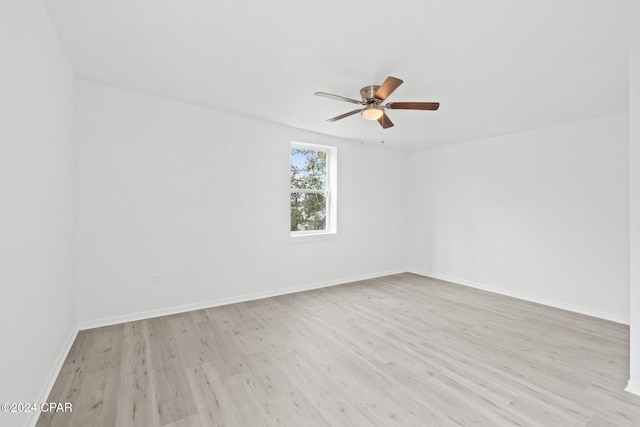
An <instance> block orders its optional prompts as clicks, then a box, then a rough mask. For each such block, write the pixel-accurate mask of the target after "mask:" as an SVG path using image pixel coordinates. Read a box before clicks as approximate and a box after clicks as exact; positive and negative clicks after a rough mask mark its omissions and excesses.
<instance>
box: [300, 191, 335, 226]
mask: <svg viewBox="0 0 640 427" xmlns="http://www.w3.org/2000/svg"><path fill="white" fill-rule="evenodd" d="M326 223H327V197H326V195H325V194H317V193H296V192H294V191H292V192H291V231H314V230H325V229H326Z"/></svg>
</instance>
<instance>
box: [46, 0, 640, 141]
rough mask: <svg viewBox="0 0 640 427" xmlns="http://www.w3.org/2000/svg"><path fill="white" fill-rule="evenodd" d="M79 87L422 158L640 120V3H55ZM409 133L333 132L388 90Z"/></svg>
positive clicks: (369, 125)
mask: <svg viewBox="0 0 640 427" xmlns="http://www.w3.org/2000/svg"><path fill="white" fill-rule="evenodd" d="M44 3H45V5H46V6H47V9H48V11H49V13H50V15H51V18H52V20H53V22H54V25H55V26H56V28H57V31H58V33H59V35H60V39H61V40H62V43H63V45H64V47H65V49H66V50H67V52H68V54H69V57H70V60H71V63H72V64H73V66H74V68H75V70H76V73H77V75H78V77H79V78H81V79H84V80H88V81H93V82H98V83H104V84H108V85H113V86H117V87H121V88H126V89H132V90H135V91H139V92H143V93H148V94H153V95H157V96H161V97H166V98H171V99H175V100H180V101H185V102H189V103H193V104H197V105H203V106H208V107H211V108H215V109H219V110H224V111H229V112H233V113H238V114H242V115H245V116H249V117H253V118H257V119H262V120H267V121H270V122H276V123H281V124H285V125H289V126H293V127H296V128H301V129H307V130H311V131H315V132H320V133H324V134H329V135H334V136H339V137H343V138H348V139H353V140H357V141H365V142H372V143H378V144H379V143H380V141H381V140H384V141H385V146H387V147H390V148H397V149H402V150H416V149H420V148H427V147H433V146H439V145H444V144H450V143H455V142H461V141H466V140H472V139H478V138H483V137H487V136H492V135H499V134H505V133H511V132H517V131H520V130H525V129H531V128H536V127H542V126H548V125H553V124H558V123H562V122H566V121H572V120H578V119H583V118H588V117H594V116H598V115H603V114H610V113H617V112H622V111H627V109H628V102H627V99H628V89H627V86H628V85H627V80H628V79H627V74H628V71H627V48H628V47H629V46H630V45H633V44H635V43H639V42H640V1H637V0H601V1H595V0H530V1H517V0H484V1H478V0H458V1H455V0H452V1H445V0H440V1H435V0H396V1H380V0H367V1H359V0H358V1H354V0H340V1H338V0H322V1H315V2H305V1H299V0H274V1H264V0H259V1H258V0H244V1H240V0H236V1H227V0H94V1H87V0H44ZM388 75H392V76H395V77H399V78H401V79H403V80H404V84H403V85H402V86H401V87H400V88H399V89H398V90H396V92H394V93H393V94H392V95H391V97H389V99H388V100H389V101H439V102H440V103H441V106H440V110H438V111H435V112H434V111H389V112H388V113H389V117H390V118H391V119H392V120H393V122H394V123H395V127H393V128H390V129H386V130H383V129H382V128H381V127H380V126H379V125H378V123H376V122H369V121H366V120H364V119H363V118H361V117H360V116H358V115H354V116H351V117H348V118H346V119H343V120H341V121H338V122H335V123H328V122H326V121H325V120H326V119H327V118H329V117H333V116H336V115H338V114H341V113H344V112H347V111H350V110H353V109H354V107H355V106H354V105H353V104H348V103H342V102H338V101H333V100H330V99H325V98H321V97H316V96H313V93H314V92H316V91H325V92H330V93H334V94H338V95H342V96H346V97H350V98H356V99H359V90H360V88H361V87H363V86H365V85H370V84H381V83H382V81H383V80H384V79H385V78H386V76H388Z"/></svg>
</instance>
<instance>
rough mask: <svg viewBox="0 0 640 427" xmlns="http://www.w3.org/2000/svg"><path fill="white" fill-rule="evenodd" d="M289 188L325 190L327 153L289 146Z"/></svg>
mask: <svg viewBox="0 0 640 427" xmlns="http://www.w3.org/2000/svg"><path fill="white" fill-rule="evenodd" d="M291 188H292V189H296V188H297V189H306V190H326V188H327V153H325V152H324V151H316V150H307V149H303V148H291Z"/></svg>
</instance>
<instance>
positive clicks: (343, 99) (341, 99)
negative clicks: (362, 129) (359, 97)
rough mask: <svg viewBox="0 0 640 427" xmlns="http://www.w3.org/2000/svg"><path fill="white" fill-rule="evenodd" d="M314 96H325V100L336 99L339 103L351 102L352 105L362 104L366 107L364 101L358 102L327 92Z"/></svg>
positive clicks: (317, 93)
mask: <svg viewBox="0 0 640 427" xmlns="http://www.w3.org/2000/svg"><path fill="white" fill-rule="evenodd" d="M314 95H317V96H324V97H325V98H329V99H335V100H337V101H346V102H350V103H352V104H361V105H364V104H363V103H362V101H356V100H355V99H351V98H345V97H344V96H340V95H333V94H331V93H326V92H316V93H314Z"/></svg>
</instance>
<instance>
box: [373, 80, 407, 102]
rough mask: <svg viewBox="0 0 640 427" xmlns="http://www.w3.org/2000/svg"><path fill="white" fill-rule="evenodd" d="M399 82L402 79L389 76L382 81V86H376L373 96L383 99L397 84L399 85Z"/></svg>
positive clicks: (396, 87)
mask: <svg viewBox="0 0 640 427" xmlns="http://www.w3.org/2000/svg"><path fill="white" fill-rule="evenodd" d="M401 84H402V80H400V79H396V78H395V77H391V76H389V77H387V79H386V80H385V81H384V83H382V86H380V88H378V90H377V91H376V94H375V95H374V96H375V97H376V98H378V99H381V100H382V101H384V100H385V99H387V97H388V96H389V95H391V93H392V92H393V91H394V90H396V89H398V86H400V85H401Z"/></svg>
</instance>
